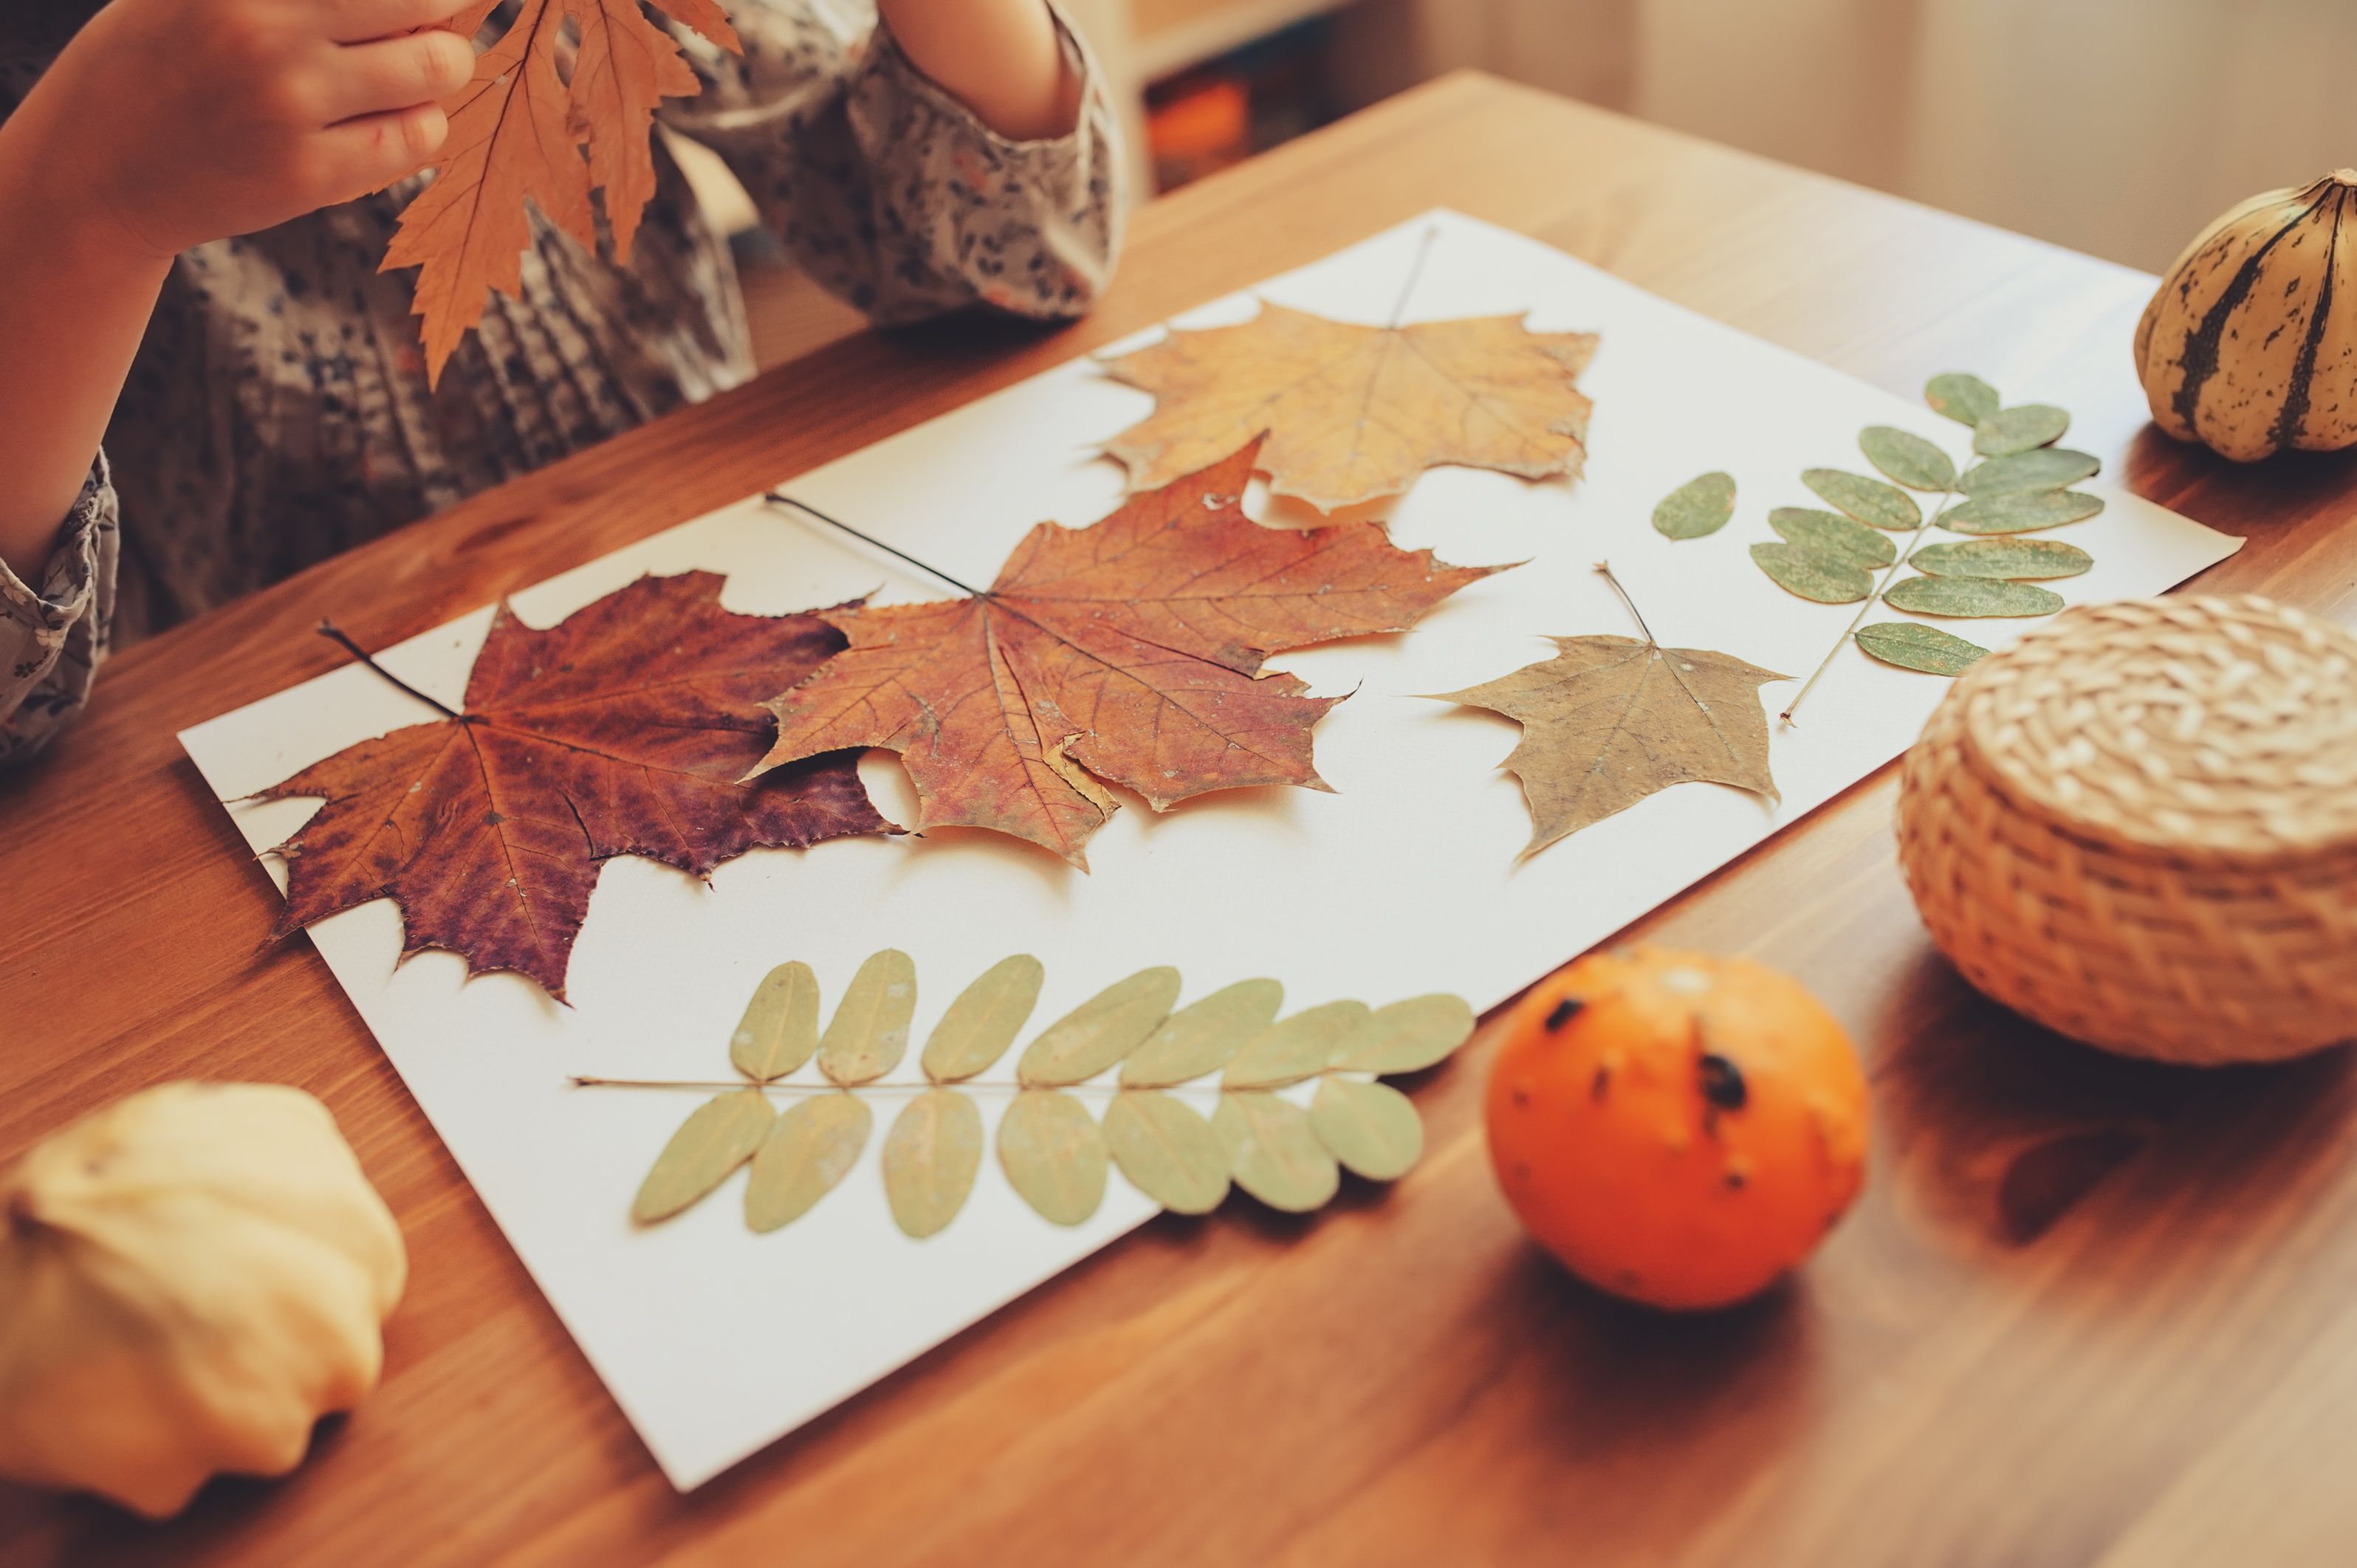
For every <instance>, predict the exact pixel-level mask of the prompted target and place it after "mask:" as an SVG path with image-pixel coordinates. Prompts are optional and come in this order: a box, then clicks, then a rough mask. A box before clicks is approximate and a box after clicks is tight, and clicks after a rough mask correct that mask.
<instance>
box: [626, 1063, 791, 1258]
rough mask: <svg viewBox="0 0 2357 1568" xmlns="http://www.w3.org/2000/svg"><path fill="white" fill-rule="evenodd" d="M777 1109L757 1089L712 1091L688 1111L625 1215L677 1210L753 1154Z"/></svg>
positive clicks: (644, 1217) (657, 1215)
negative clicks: (720, 1093)
mask: <svg viewBox="0 0 2357 1568" xmlns="http://www.w3.org/2000/svg"><path fill="white" fill-rule="evenodd" d="M776 1115H777V1113H776V1112H774V1111H772V1110H771V1109H770V1100H769V1097H768V1096H767V1095H765V1094H763V1093H762V1092H761V1091H760V1090H758V1089H740V1090H736V1091H735V1092H733V1093H729V1094H722V1095H717V1096H715V1097H714V1098H713V1099H710V1100H707V1101H705V1102H704V1103H703V1104H701V1105H699V1106H697V1107H696V1108H695V1109H694V1111H692V1112H689V1113H688V1117H687V1120H686V1121H685V1122H681V1123H680V1128H679V1131H678V1132H676V1133H673V1134H672V1135H671V1142H670V1143H668V1144H664V1145H663V1151H662V1154H660V1155H656V1156H655V1163H654V1168H653V1169H652V1170H650V1171H649V1172H647V1179H646V1180H644V1181H642V1182H640V1184H639V1195H638V1197H636V1198H634V1199H632V1200H631V1203H630V1218H631V1219H635V1220H637V1221H638V1222H639V1223H640V1224H641V1225H644V1224H648V1223H651V1221H654V1220H657V1219H668V1218H670V1217H671V1216H672V1215H674V1214H677V1213H678V1212H679V1211H680V1210H681V1209H683V1208H686V1207H687V1206H688V1205H689V1204H691V1203H694V1201H695V1200H696V1199H697V1198H699V1197H703V1196H704V1195H705V1193H707V1192H710V1191H711V1190H712V1189H713V1188H714V1187H718V1186H719V1185H720V1184H721V1183H722V1182H723V1181H725V1180H726V1179H727V1176H728V1173H729V1172H731V1171H733V1170H735V1169H736V1168H737V1166H738V1165H743V1164H744V1163H745V1162H746V1161H747V1160H749V1159H751V1158H752V1157H753V1151H754V1150H756V1149H758V1148H759V1147H760V1146H761V1140H762V1139H763V1138H765V1137H767V1136H769V1133H770V1122H771V1121H772V1120H774V1119H775V1117H776Z"/></svg>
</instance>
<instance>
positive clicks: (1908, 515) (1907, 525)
mask: <svg viewBox="0 0 2357 1568" xmlns="http://www.w3.org/2000/svg"><path fill="white" fill-rule="evenodd" d="M1801 483H1803V484H1804V485H1806V486H1808V487H1809V489H1813V490H1814V491H1816V493H1817V494H1818V496H1819V497H1820V498H1822V499H1824V503H1825V504H1826V505H1827V506H1829V507H1831V508H1833V509H1834V510H1835V511H1838V512H1843V513H1846V514H1847V515H1848V516H1851V517H1854V518H1856V519H1857V521H1860V522H1870V523H1872V524H1874V526H1875V527H1877V528H1887V529H1889V530H1891V531H1892V532H1897V533H1904V532H1908V531H1909V530H1910V529H1912V528H1913V527H1914V526H1915V525H1916V524H1917V523H1920V522H1921V521H1923V509H1922V508H1921V507H1919V506H1917V505H1916V504H1915V498H1914V497H1913V496H1910V495H1909V494H1908V493H1907V492H1906V491H1905V490H1902V489H1900V488H1899V487H1898V486H1896V485H1886V484H1884V483H1883V482H1882V481H1881V480H1880V479H1869V478H1867V477H1866V476H1865V475H1864V474H1852V473H1849V472H1846V470H1844V469H1840V468H1804V469H1803V470H1802V472H1801Z"/></svg>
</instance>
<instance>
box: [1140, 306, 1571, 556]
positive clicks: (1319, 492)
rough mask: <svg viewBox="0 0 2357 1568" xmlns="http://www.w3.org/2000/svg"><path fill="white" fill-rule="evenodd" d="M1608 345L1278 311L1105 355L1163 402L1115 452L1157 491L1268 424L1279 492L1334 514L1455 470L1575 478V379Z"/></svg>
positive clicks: (1474, 327)
mask: <svg viewBox="0 0 2357 1568" xmlns="http://www.w3.org/2000/svg"><path fill="white" fill-rule="evenodd" d="M1595 352H1596V335H1595V334H1594V333H1591V332H1533V331H1531V330H1530V329H1528V328H1525V327H1524V326H1523V318H1522V317H1519V316H1482V317H1470V318H1468V319H1464V320H1458V321H1423V322H1416V323H1415V324H1413V325H1410V326H1406V327H1363V326H1360V325H1358V324H1356V323H1354V322H1348V321H1330V320H1328V319H1327V318H1326V317H1322V316H1313V315H1311V314H1309V313H1308V311H1302V310H1290V309H1287V308H1286V306H1281V305H1270V304H1266V303H1264V304H1263V305H1262V306H1261V307H1260V314H1258V315H1257V316H1255V317H1253V318H1252V319H1251V320H1249V321H1246V322H1243V323H1242V324H1240V325H1238V326H1234V327H1214V328H1207V329H1205V330H1202V331H1181V330H1174V331H1172V332H1171V333H1169V334H1168V336H1167V337H1165V338H1162V339H1161V341H1159V342H1157V343H1150V344H1148V345H1146V347H1145V348H1143V349H1136V350H1135V351H1134V352H1131V353H1127V354H1124V355H1121V356H1119V357H1118V358H1116V359H1113V360H1107V361H1105V369H1106V371H1108V372H1109V373H1110V374H1111V375H1113V376H1114V379H1115V380H1118V381H1126V382H1128V383H1129V384H1130V385H1131V386H1134V387H1137V388H1139V389H1141V390H1143V391H1146V392H1152V393H1154V394H1155V399H1156V402H1155V407H1154V412H1153V413H1150V414H1148V415H1147V416H1146V418H1145V419H1143V420H1140V421H1139V422H1138V423H1137V424H1134V425H1132V426H1130V427H1129V428H1128V429H1127V430H1125V431H1123V432H1122V433H1121V434H1120V435H1117V436H1115V437H1114V439H1113V440H1111V441H1109V442H1107V443H1106V444H1105V451H1106V452H1107V453H1108V454H1109V455H1111V456H1114V457H1115V458H1117V459H1119V460H1120V461H1121V462H1122V463H1123V464H1124V465H1125V466H1126V467H1128V469H1129V482H1130V485H1131V487H1132V488H1133V489H1146V488H1147V487H1148V486H1152V485H1160V484H1167V483H1168V482H1169V481H1170V480H1171V479H1172V478H1176V477H1177V476H1179V475H1180V474H1183V473H1186V472H1188V471H1189V469H1192V468H1198V467H1201V466H1202V465H1203V464H1205V463H1207V462H1210V461H1211V460H1212V459H1213V458H1214V457H1216V456H1219V455H1220V454H1222V453H1224V452H1229V451H1232V450H1233V449H1234V448H1235V446H1236V444H1237V443H1239V442H1241V441H1245V440H1248V439H1250V438H1251V437H1252V436H1253V435H1254V434H1255V433H1257V432H1260V431H1264V430H1265V431H1267V432H1269V436H1268V448H1267V451H1266V452H1265V454H1264V461H1263V464H1262V467H1263V469H1264V471H1265V472H1266V473H1267V474H1268V476H1269V486H1270V488H1271V489H1274V490H1275V492H1276V493H1278V494H1279V495H1289V496H1296V497H1298V498H1299V499H1302V500H1305V501H1307V502H1308V503H1309V504H1310V505H1311V506H1314V507H1316V508H1317V509H1318V510H1320V511H1332V510H1336V509H1337V508H1339V507H1345V506H1352V505H1356V504H1357V503H1359V502H1361V501H1366V500H1372V499H1375V498H1377V497H1379V496H1389V495H1397V494H1398V493H1399V492H1401V491H1402V490H1405V489H1407V488H1408V487H1409V486H1410V485H1412V484H1414V483H1415V478H1416V476H1417V475H1418V474H1421V473H1422V472H1424V470H1425V469H1426V468H1429V467H1434V466H1436V465H1437V464H1442V463H1457V464H1463V465H1466V466H1468V467H1479V468H1497V469H1501V470H1503V471H1504V472H1506V473H1509V474H1520V475H1522V476H1523V478H1544V477H1546V476H1548V475H1550V474H1568V475H1575V476H1576V475H1577V473H1578V472H1579V465H1580V461H1581V459H1582V458H1583V457H1584V456H1586V455H1587V415H1588V410H1589V408H1590V407H1591V406H1592V405H1591V404H1590V403H1589V402H1588V400H1587V396H1586V394H1584V393H1582V392H1580V391H1579V389H1578V387H1577V386H1576V385H1575V384H1574V382H1575V381H1577V378H1578V376H1579V373H1580V372H1581V371H1584V370H1586V369H1587V361H1588V360H1589V359H1590V358H1592V357H1593V356H1594V354H1595Z"/></svg>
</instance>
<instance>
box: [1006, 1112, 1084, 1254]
mask: <svg viewBox="0 0 2357 1568" xmlns="http://www.w3.org/2000/svg"><path fill="white" fill-rule="evenodd" d="M998 1164H999V1167H1000V1168H1001V1169H1002V1170H1004V1171H1006V1179H1007V1182H1008V1183H1009V1185H1011V1186H1012V1187H1014V1188H1015V1190H1016V1192H1017V1195H1018V1196H1020V1197H1022V1199H1023V1201H1024V1202H1026V1203H1028V1204H1029V1205H1030V1206H1031V1207H1032V1208H1036V1209H1038V1210H1039V1217H1040V1218H1041V1219H1047V1220H1049V1221H1052V1222H1053V1223H1055V1224H1058V1225H1078V1224H1079V1223H1080V1222H1081V1221H1082V1220H1083V1219H1087V1218H1088V1217H1089V1216H1090V1215H1092V1214H1094V1213H1095V1212H1096V1211H1097V1205H1098V1204H1100V1203H1103V1201H1104V1189H1105V1141H1104V1134H1103V1133H1100V1132H1098V1131H1097V1124H1096V1122H1095V1121H1094V1120H1093V1119H1092V1118H1091V1117H1090V1115H1089V1112H1088V1107H1086V1106H1084V1105H1082V1103H1081V1102H1080V1101H1077V1100H1075V1099H1073V1098H1072V1097H1071V1095H1069V1094H1066V1093H1064V1092H1062V1091H1061V1090H1053V1089H1027V1090H1024V1091H1023V1092H1022V1093H1020V1094H1018V1095H1017V1096H1016V1097H1015V1103H1014V1104H1012V1105H1009V1106H1008V1107H1007V1108H1006V1115H1004V1116H1002V1117H1000V1118H999V1121H998Z"/></svg>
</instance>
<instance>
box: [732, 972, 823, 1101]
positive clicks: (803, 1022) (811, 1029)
mask: <svg viewBox="0 0 2357 1568" xmlns="http://www.w3.org/2000/svg"><path fill="white" fill-rule="evenodd" d="M816 1049H818V976H817V975H815V974H813V973H812V972H811V967H810V965H808V964H806V963H781V964H780V965H778V967H777V968H775V969H773V970H771V971H770V972H769V973H768V974H767V975H765V976H763V977H762V980H761V983H760V984H759V985H757V986H755V987H754V988H753V1000H751V1001H750V1002H748V1003H747V1004H745V1015H744V1016H743V1017H742V1018H740V1019H738V1020H737V1032H736V1033H735V1034H733V1035H731V1036H728V1059H729V1060H730V1061H731V1062H733V1063H734V1064H736V1068H737V1071H738V1072H741V1073H743V1074H744V1075H745V1076H746V1077H747V1078H749V1079H752V1080H753V1081H754V1082H756V1083H767V1082H769V1081H770V1079H773V1078H783V1077H785V1076H786V1075H787V1074H788V1073H790V1072H792V1071H794V1070H795V1069H798V1068H800V1067H801V1066H802V1063H804V1062H806V1061H808V1060H810V1059H811V1053H812V1052H813V1051H814V1050H816Z"/></svg>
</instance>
